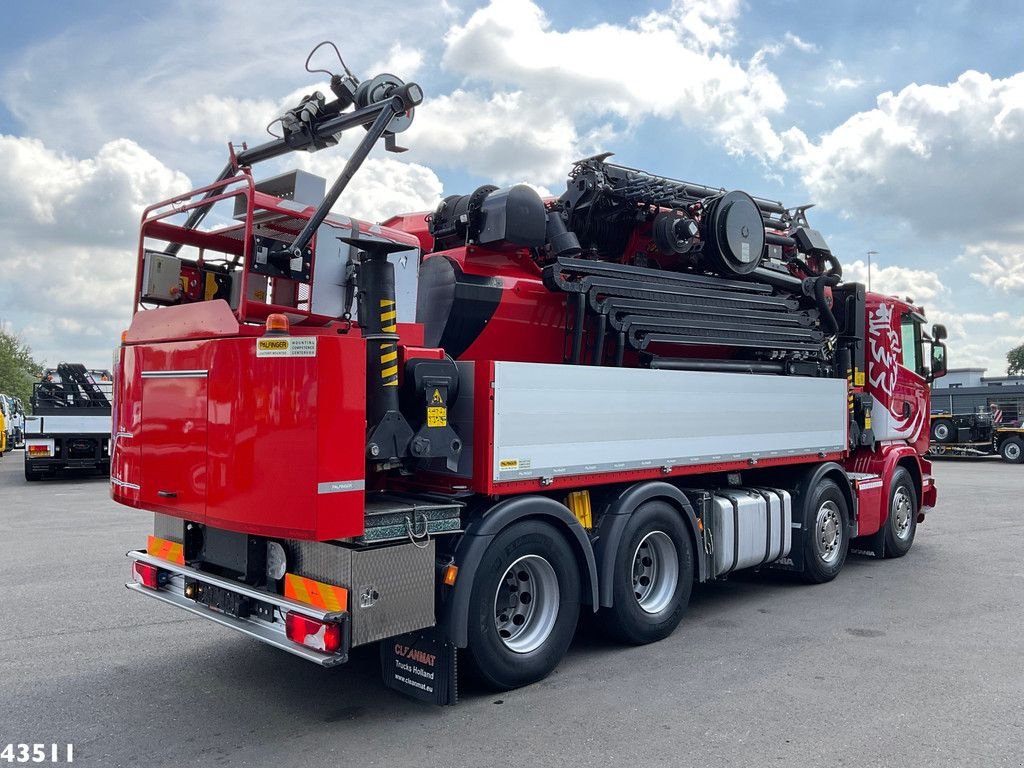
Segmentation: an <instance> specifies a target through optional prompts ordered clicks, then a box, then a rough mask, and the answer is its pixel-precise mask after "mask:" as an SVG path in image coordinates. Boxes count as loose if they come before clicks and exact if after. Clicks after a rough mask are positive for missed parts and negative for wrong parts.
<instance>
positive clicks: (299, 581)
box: [284, 573, 348, 611]
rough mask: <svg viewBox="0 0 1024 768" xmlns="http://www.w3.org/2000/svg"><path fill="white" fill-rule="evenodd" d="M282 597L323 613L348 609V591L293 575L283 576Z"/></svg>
mask: <svg viewBox="0 0 1024 768" xmlns="http://www.w3.org/2000/svg"><path fill="white" fill-rule="evenodd" d="M284 596H285V597H287V598H289V599H291V600H298V601H299V602H300V603H305V604H306V605H312V606H313V607H315V608H320V609H322V610H325V611H344V610H345V609H346V608H348V590H347V589H345V588H344V587H336V586H334V585H333V584H324V583H323V582H322V581H314V580H313V579H307V578H305V577H304V576H296V575H295V574H294V573H286V574H285V575H284Z"/></svg>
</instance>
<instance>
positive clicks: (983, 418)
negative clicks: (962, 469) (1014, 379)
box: [928, 407, 1024, 464]
mask: <svg viewBox="0 0 1024 768" xmlns="http://www.w3.org/2000/svg"><path fill="white" fill-rule="evenodd" d="M928 452H929V454H930V455H932V456H991V455H998V456H1000V457H1001V458H1002V459H1003V461H1006V462H1009V463H1010V464H1020V463H1022V462H1024V427H1021V425H1020V423H1019V422H1014V423H1010V424H1002V423H998V420H997V419H995V418H994V414H993V411H992V409H990V408H984V407H978V408H976V409H975V410H974V413H961V414H955V413H950V412H948V411H941V412H939V413H933V414H931V444H930V446H929V449H928Z"/></svg>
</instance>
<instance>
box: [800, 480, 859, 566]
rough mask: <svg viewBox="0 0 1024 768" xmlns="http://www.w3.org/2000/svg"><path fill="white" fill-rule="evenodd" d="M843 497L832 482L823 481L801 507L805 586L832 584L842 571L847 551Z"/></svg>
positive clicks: (846, 525) (844, 500)
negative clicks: (802, 510) (806, 584)
mask: <svg viewBox="0 0 1024 768" xmlns="http://www.w3.org/2000/svg"><path fill="white" fill-rule="evenodd" d="M849 520H850V511H849V509H848V508H847V504H846V497H845V496H843V492H842V491H840V490H839V486H838V485H836V484H835V483H834V482H833V481H832V480H822V481H821V482H819V483H818V485H817V486H816V487H815V488H814V490H813V491H812V492H811V494H810V496H809V497H808V499H807V505H806V507H805V508H804V537H803V539H804V545H803V546H804V568H803V571H802V573H801V576H802V578H803V580H804V581H806V582H807V583H808V584H824V583H825V582H826V581H832V579H834V578H835V577H836V576H838V575H839V571H841V570H842V569H843V563H845V562H846V554H847V552H849V550H850V537H849V530H848V523H849Z"/></svg>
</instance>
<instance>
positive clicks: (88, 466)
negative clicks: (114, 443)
mask: <svg viewBox="0 0 1024 768" xmlns="http://www.w3.org/2000/svg"><path fill="white" fill-rule="evenodd" d="M112 389H113V381H112V376H111V373H110V371H106V370H89V369H86V367H85V366H84V365H81V364H78V363H61V364H60V365H58V366H57V367H56V368H55V369H50V370H47V371H45V372H44V373H43V379H42V381H40V382H38V383H36V384H35V385H34V387H33V392H32V415H31V416H29V417H27V418H26V420H25V479H26V480H29V481H32V480H39V479H41V478H43V477H55V476H58V475H61V474H62V473H64V472H66V471H69V470H92V471H94V472H98V473H99V474H101V475H107V474H109V472H110V450H111V448H110V446H111V403H110V401H111V398H112Z"/></svg>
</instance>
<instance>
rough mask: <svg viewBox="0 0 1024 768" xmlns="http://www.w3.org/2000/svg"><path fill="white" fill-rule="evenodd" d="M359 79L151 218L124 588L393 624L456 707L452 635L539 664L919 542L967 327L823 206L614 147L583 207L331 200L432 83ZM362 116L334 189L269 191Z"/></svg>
mask: <svg viewBox="0 0 1024 768" xmlns="http://www.w3.org/2000/svg"><path fill="white" fill-rule="evenodd" d="M343 66H344V65H342V67H343ZM331 90H332V93H333V98H332V99H330V100H328V99H327V98H325V97H324V96H323V95H322V94H320V93H314V94H312V95H310V96H308V97H306V98H305V99H303V100H302V102H301V103H300V104H299V105H297V106H296V107H295V108H294V109H292V110H289V111H288V112H287V113H286V114H285V115H283V116H282V118H281V119H280V125H281V130H282V131H283V134H282V137H281V138H280V139H275V140H272V141H269V142H267V143H265V144H263V145H259V146H255V147H251V148H249V149H245V150H243V151H241V152H237V153H234V154H232V156H231V157H230V158H229V162H228V164H227V166H226V168H225V169H224V171H223V172H222V173H221V174H220V175H219V177H218V178H217V179H216V180H215V181H214V182H213V183H211V184H209V185H207V186H205V187H202V188H199V189H197V190H194V191H193V192H190V193H186V194H183V195H179V196H177V197H174V198H172V199H169V200H165V201H163V202H160V203H156V204H154V205H152V206H150V207H149V208H147V209H146V210H145V212H144V214H143V217H142V225H141V233H140V240H139V250H138V269H137V280H136V292H135V299H136V305H135V314H134V317H133V320H132V322H131V326H130V327H129V328H128V330H127V331H126V333H125V335H124V337H123V343H122V345H121V347H120V349H119V352H118V362H117V369H116V371H115V379H116V381H117V395H116V407H115V412H114V444H113V446H114V447H113V456H112V471H111V478H110V482H111V489H112V495H113V498H114V499H115V500H116V501H118V502H120V503H122V504H125V505H128V506H130V507H135V508H138V509H142V510H148V511H150V512H151V513H153V514H154V529H153V535H152V536H150V537H149V539H148V541H147V546H146V547H145V549H140V550H137V551H132V552H130V553H128V556H129V558H130V560H131V564H132V576H133V579H132V582H131V583H130V584H129V585H128V586H129V588H130V589H132V590H133V591H134V592H136V593H138V594H143V595H146V596H149V597H151V598H154V599H157V600H160V601H163V602H164V603H167V604H169V605H172V606H175V607H177V608H179V609H183V610H185V611H188V612H191V613H193V614H196V615H199V616H202V617H205V618H207V619H210V620H212V621H215V622H217V623H219V624H221V625H223V626H225V627H229V628H231V629H234V630H237V631H239V632H242V633H244V634H246V635H248V636H249V637H253V638H256V639H259V640H261V641H262V642H265V643H268V644H270V645H273V646H276V647H277V648H280V649H282V650H285V651H288V652H290V653H293V654H296V655H298V656H301V657H303V658H305V659H308V660H310V661H312V662H314V663H316V664H319V665H322V666H332V665H336V664H341V663H344V662H345V661H346V660H347V659H348V654H349V651H350V649H351V648H353V647H355V646H361V645H366V644H369V643H378V644H379V647H380V653H381V658H382V662H383V665H382V666H383V673H384V679H385V682H386V684H387V685H389V686H392V687H394V688H396V689H399V690H402V691H404V692H406V693H408V694H410V695H413V696H417V697H421V698H425V699H428V700H431V701H437V702H440V703H447V702H451V701H453V700H454V697H455V690H456V685H455V659H456V654H457V653H460V654H462V655H463V656H464V658H465V659H466V660H467V661H468V662H469V663H470V664H471V666H472V667H473V668H474V669H475V670H476V672H477V673H478V674H479V676H480V677H481V678H482V679H483V680H484V681H485V682H486V683H488V684H489V685H491V686H494V687H496V688H513V687H516V686H521V685H525V684H528V683H531V682H534V681H536V680H539V679H541V678H543V677H544V676H545V675H547V674H548V673H550V672H551V670H552V669H554V668H555V666H556V665H557V664H558V662H559V660H560V659H561V658H562V655H563V654H564V653H565V651H566V649H567V648H568V646H569V643H570V641H571V639H572V637H573V633H574V630H575V627H576V624H577V618H578V616H579V614H580V612H581V611H585V612H588V613H589V612H595V613H597V616H598V621H599V623H600V625H601V626H602V627H604V628H605V629H606V630H607V631H608V632H609V633H610V634H611V635H612V636H614V637H616V638H618V639H620V640H621V641H623V642H625V643H630V644H642V643H649V642H653V641H656V640H659V639H661V638H664V637H665V636H667V635H668V634H669V633H671V632H672V631H673V630H674V629H675V627H676V626H677V624H678V623H679V621H680V620H681V619H682V617H683V614H684V612H685V610H686V607H687V604H688V602H689V599H690V594H691V590H692V589H693V586H694V584H697V583H700V582H705V581H709V580H713V579H721V578H726V577H727V576H728V575H729V574H730V573H732V572H734V571H737V570H740V569H746V568H760V567H773V568H782V569H788V570H791V571H794V572H796V573H797V574H799V575H800V576H801V577H802V578H803V579H804V580H805V581H808V582H812V583H820V582H826V581H829V580H830V579H833V578H835V577H836V575H837V574H838V573H839V572H840V570H841V569H842V567H843V564H844V562H845V560H846V556H847V552H848V551H849V548H850V545H851V542H854V541H856V542H857V545H858V546H859V547H861V548H867V549H870V550H872V551H873V552H874V553H875V554H876V555H877V556H879V557H900V556H902V555H904V554H906V553H907V552H908V551H909V550H910V548H911V545H912V543H913V541H914V537H915V534H916V529H917V525H918V523H920V522H922V521H923V520H924V515H925V512H926V510H928V509H929V508H931V507H932V506H934V504H935V501H936V489H935V485H934V482H933V480H932V477H931V465H930V464H929V462H928V461H927V460H926V459H925V458H924V453H925V451H926V450H927V448H928V431H927V429H928V415H929V381H930V380H931V379H933V378H935V377H938V376H941V375H943V374H944V372H945V347H944V342H943V339H944V338H945V330H944V329H943V328H942V326H935V327H934V328H933V329H932V332H931V334H930V335H929V334H928V333H927V332H926V331H925V330H924V324H925V318H924V314H923V310H922V309H921V308H920V307H916V306H914V305H912V304H911V303H909V302H908V301H904V300H900V299H896V298H893V297H887V296H880V295H877V294H872V293H866V292H865V290H864V287H863V286H862V285H860V284H858V283H843V282H842V280H841V266H840V264H839V262H838V260H837V259H836V257H835V256H834V255H833V254H832V253H831V251H830V249H829V247H828V245H827V243H826V242H825V240H824V238H823V237H822V236H821V235H820V233H818V232H817V231H815V230H813V229H812V228H811V227H810V226H809V224H808V222H807V218H806V215H805V209H803V208H797V209H790V208H787V207H785V206H783V205H782V204H781V203H778V202H775V201H770V200H765V199H762V198H755V197H752V196H750V195H748V194H746V193H744V192H741V191H735V190H734V191H726V190H722V189H719V188H715V187H710V186H706V185H702V184H693V183H689V182H683V181H679V180H675V179H670V178H667V177H663V176H658V175H655V174H650V173H646V172H643V171H639V170H636V169H632V168H627V167H624V166H621V165H616V164H613V163H611V162H609V156H607V155H603V156H598V157H593V158H588V159H586V160H582V161H580V162H578V163H577V164H576V165H575V166H574V167H573V168H572V169H571V171H570V173H569V178H568V182H567V185H566V191H565V192H564V193H563V194H562V195H561V196H560V197H558V198H548V199H544V198H541V197H540V196H539V195H538V194H537V193H536V192H535V191H534V190H533V189H532V188H530V187H527V186H522V185H519V186H513V187H510V188H503V189H499V188H497V187H494V186H484V187H481V188H479V189H477V190H475V191H474V192H472V193H470V194H465V195H452V196H449V197H447V198H445V199H444V200H443V201H442V202H441V203H440V205H439V206H438V207H437V209H436V210H434V211H433V212H415V213H404V214H397V215H395V216H393V217H391V218H389V219H387V220H386V221H384V222H383V223H382V224H375V223H369V222H362V221H358V220H355V219H352V218H350V217H347V216H343V215H340V214H336V213H332V212H331V211H332V209H333V207H334V205H335V203H336V202H337V200H338V199H339V197H340V195H341V193H342V191H343V190H344V188H345V185H346V184H347V182H348V180H349V179H351V178H352V175H353V174H354V173H355V172H356V170H357V169H358V167H359V164H360V163H361V162H362V160H363V159H364V158H365V157H366V155H367V153H368V152H369V150H370V148H371V147H372V146H373V144H374V143H375V142H376V141H377V140H379V139H380V138H381V137H383V138H384V139H385V145H386V147H387V148H389V149H392V150H397V149H400V148H399V147H397V145H396V136H395V134H396V133H398V132H400V131H402V130H404V129H405V128H406V127H408V125H409V123H410V122H411V121H412V119H413V117H414V109H415V107H416V106H417V105H418V104H419V103H420V100H421V98H422V94H421V92H420V89H419V88H418V86H416V85H415V84H404V83H402V81H401V80H399V79H398V78H396V77H394V76H392V75H379V76H377V77H374V78H372V79H371V80H368V81H364V82H358V81H357V80H356V78H355V77H354V76H353V75H352V74H351V72H349V71H348V70H347V69H344V71H343V72H342V73H340V74H337V75H334V76H333V77H332V80H331ZM352 128H358V130H359V131H360V132H361V136H362V138H361V140H360V142H359V144H358V146H357V147H356V148H355V149H354V150H353V152H352V154H351V156H350V159H349V160H348V162H347V164H346V165H345V167H344V169H343V170H342V172H341V174H340V176H339V178H338V179H337V181H336V182H335V183H334V184H333V185H332V186H331V188H330V189H329V190H327V191H326V192H325V187H326V184H325V182H324V181H323V180H317V179H315V178H313V177H311V176H309V175H308V174H301V173H296V174H290V175H285V176H279V177H274V178H271V179H268V180H264V181H261V182H259V183H257V181H256V180H255V179H254V177H253V173H252V166H253V165H254V164H256V163H258V162H260V161H263V160H268V159H271V158H276V157H280V156H281V155H284V154H285V153H287V152H290V151H293V150H314V149H319V148H322V147H325V146H329V145H330V144H332V143H334V142H335V141H336V140H337V136H338V135H339V134H340V133H342V132H344V131H346V130H349V129H352ZM204 221H205V222H206V223H205V224H204V226H203V227H202V228H200V227H199V224H200V223H201V222H204ZM211 222H213V223H211ZM894 578H895V577H894ZM868 583H869V582H865V584H868ZM870 588H872V589H878V588H884V587H882V586H881V582H880V581H878V579H876V580H874V581H871V582H870Z"/></svg>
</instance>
